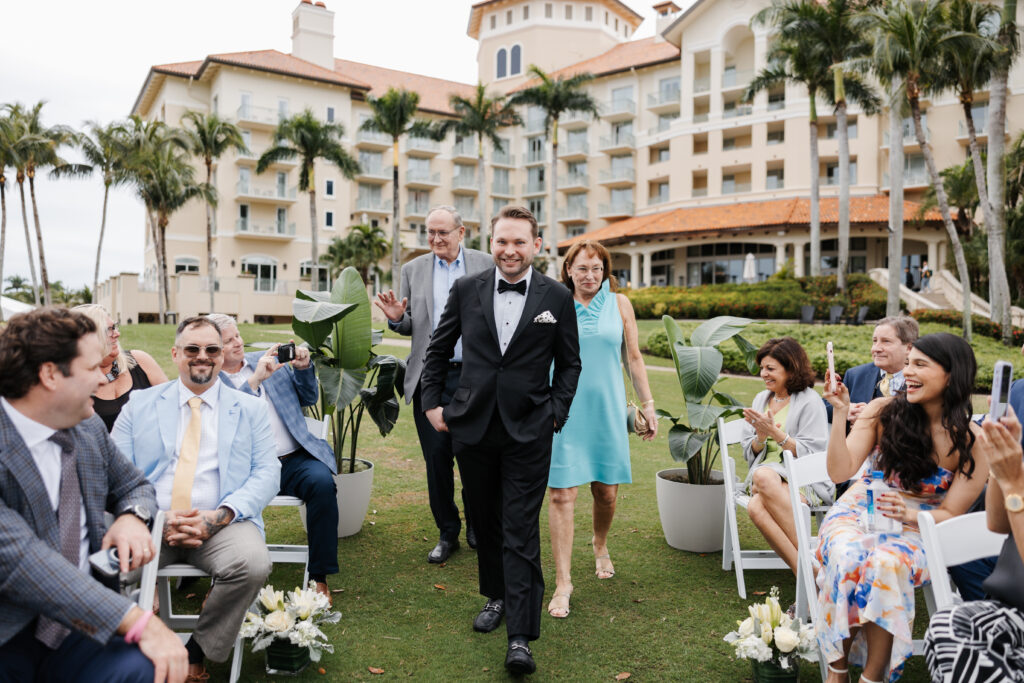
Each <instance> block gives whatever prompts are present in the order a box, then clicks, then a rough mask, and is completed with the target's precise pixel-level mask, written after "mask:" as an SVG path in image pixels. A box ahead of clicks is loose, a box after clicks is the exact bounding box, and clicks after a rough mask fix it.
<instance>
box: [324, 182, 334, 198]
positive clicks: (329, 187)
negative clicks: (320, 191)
mask: <svg viewBox="0 0 1024 683" xmlns="http://www.w3.org/2000/svg"><path fill="white" fill-rule="evenodd" d="M324 196H325V197H333V196H334V181H333V180H328V181H327V182H326V183H324Z"/></svg>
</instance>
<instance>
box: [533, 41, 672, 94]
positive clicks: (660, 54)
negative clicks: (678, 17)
mask: <svg viewBox="0 0 1024 683" xmlns="http://www.w3.org/2000/svg"><path fill="white" fill-rule="evenodd" d="M674 59H679V48H678V47H676V46H675V45H673V44H672V43H667V42H665V41H664V40H659V39H658V38H654V37H651V38H641V39H640V40H631V41H629V42H626V43H621V44H619V45H616V46H615V47H613V48H612V49H610V50H608V51H607V52H602V53H601V54H599V55H597V56H596V57H591V58H590V59H585V60H583V61H582V62H577V63H575V64H570V65H569V66H566V67H563V68H561V69H559V70H558V71H553V72H552V73H550V74H549V75H550V76H551V77H552V78H556V77H558V76H562V77H569V76H574V75H575V74H578V73H585V72H586V73H590V74H593V75H594V76H604V75H607V74H613V73H617V72H619V71H626V70H627V69H630V68H636V69H639V68H643V67H645V66H651V65H654V64H661V63H663V62H668V61H672V60H674ZM531 85H536V81H532V82H530V83H526V84H525V85H523V86H521V88H528V87H530V86H531ZM521 88H520V89H521Z"/></svg>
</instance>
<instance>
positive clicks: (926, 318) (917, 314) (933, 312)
mask: <svg viewBox="0 0 1024 683" xmlns="http://www.w3.org/2000/svg"><path fill="white" fill-rule="evenodd" d="M910 315H911V316H912V317H913V318H914V319H915V320H917V322H919V323H942V324H943V325H949V326H951V327H959V328H962V327H963V322H964V320H963V319H964V315H963V312H961V311H954V310H948V309H931V308H918V309H916V310H913V311H911V312H910ZM971 326H972V327H973V329H974V332H975V333H976V334H982V335H985V336H986V337H992V338H993V339H1002V338H1003V326H1002V325H1000V324H999V323H997V322H994V321H992V320H989V319H988V318H985V317H983V316H980V315H978V314H974V315H972V316H971ZM1013 343H1014V345H1016V346H1018V347H1019V346H1021V345H1022V344H1024V330H1022V329H1021V328H1019V327H1014V328H1013Z"/></svg>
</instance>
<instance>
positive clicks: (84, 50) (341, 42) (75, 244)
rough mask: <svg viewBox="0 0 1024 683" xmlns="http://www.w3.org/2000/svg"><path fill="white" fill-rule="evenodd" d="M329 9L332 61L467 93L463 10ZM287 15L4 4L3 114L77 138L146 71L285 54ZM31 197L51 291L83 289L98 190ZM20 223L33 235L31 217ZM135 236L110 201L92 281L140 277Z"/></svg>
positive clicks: (156, 6) (391, 1)
mask: <svg viewBox="0 0 1024 683" xmlns="http://www.w3.org/2000/svg"><path fill="white" fill-rule="evenodd" d="M326 2H327V7H328V9H330V10H333V11H334V12H335V18H334V34H335V40H334V52H335V56H337V57H339V58H344V59H351V60H355V61H359V62H366V63H370V64H376V65H379V66H385V67H390V68H393V69H401V70H404V71H413V72H416V73H421V74H426V75H429V76H436V77H439V78H446V79H450V80H455V81H462V82H465V83H473V82H475V81H476V76H477V66H476V41H474V40H472V39H471V38H469V37H468V36H467V35H466V25H467V23H468V20H469V8H470V6H471V5H472V4H473V2H472V0H376V2H364V1H362V0H358V1H357V0H326ZM626 4H627V5H628V6H630V7H631V8H632V9H634V10H635V11H637V12H638V13H640V14H642V15H643V16H644V17H645V21H644V24H643V26H641V28H640V30H639V31H638V32H637V34H636V35H637V36H639V37H643V36H648V35H652V34H653V32H654V29H653V23H654V19H653V15H654V12H653V11H652V10H651V4H653V0H647V1H638V0H626ZM296 5H297V0H176V1H175V2H169V1H164V2H155V1H153V0H142V1H139V0H134V1H133V2H126V1H125V0H104V1H103V2H83V1H82V0H45V1H44V0H4V1H3V21H2V22H0V104H4V103H8V102H22V103H24V104H26V105H30V104H33V103H35V102H37V101H39V100H46V101H47V104H46V106H45V107H44V109H43V119H44V123H46V124H47V125H52V124H56V123H63V124H67V125H71V126H74V127H76V128H80V127H81V126H82V124H83V122H85V121H88V120H97V121H100V122H102V123H106V122H108V121H111V120H113V119H118V118H123V117H125V116H126V115H127V114H128V112H129V109H130V108H131V106H132V103H133V102H134V101H135V98H136V96H137V95H138V93H139V89H140V88H141V87H142V83H143V81H144V80H145V78H146V75H147V73H148V72H149V67H150V66H152V65H154V64H163V63H167V62H183V61H188V60H198V59H203V58H204V57H205V56H206V55H208V54H212V53H218V52H239V51H243V50H266V49H276V50H280V51H282V52H286V53H287V52H290V51H291V12H292V10H293V9H294V8H295V6H296ZM67 157H68V158H71V159H74V158H75V154H74V153H73V152H68V153H67ZM12 176H13V174H8V178H10V179H11V183H9V184H8V192H7V209H8V214H7V246H6V250H5V252H6V253H5V254H4V268H3V274H4V277H5V278H6V277H8V276H10V275H14V274H17V275H21V276H23V277H25V278H28V276H29V271H28V262H27V252H26V250H25V234H24V227H23V224H22V215H21V207H20V201H19V199H18V195H17V186H16V185H14V183H13V178H12ZM12 185H13V187H12ZM26 195H27V188H26ZM36 195H37V197H38V200H39V214H40V224H41V226H42V230H43V238H44V247H45V249H46V259H47V265H48V268H49V274H50V279H51V281H53V280H61V281H63V282H64V284H65V286H68V287H75V288H77V287H81V286H82V285H84V284H88V285H89V286H90V287H91V286H92V273H93V267H94V264H95V252H96V241H97V238H98V236H99V225H100V214H101V210H102V206H103V184H102V182H100V180H98V179H90V180H61V181H53V180H50V179H49V178H46V177H42V178H39V179H37V183H36ZM26 200H28V199H27V197H26ZM28 211H29V227H30V229H33V226H32V219H31V205H29V208H28ZM143 229H144V220H143V211H142V205H141V203H139V202H138V200H136V199H135V198H134V197H133V196H132V194H131V192H130V191H129V190H126V189H121V190H112V191H111V198H110V206H109V209H108V216H107V234H106V237H105V239H104V247H103V258H102V261H101V265H100V280H101V281H102V280H103V279H105V278H106V277H108V276H110V275H111V274H114V273H118V272H122V271H128V272H141V271H142V249H143ZM33 234H34V233H33ZM33 253H35V239H34V237H33Z"/></svg>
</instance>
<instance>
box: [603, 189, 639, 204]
mask: <svg viewBox="0 0 1024 683" xmlns="http://www.w3.org/2000/svg"><path fill="white" fill-rule="evenodd" d="M608 194H609V196H610V197H611V202H612V206H627V205H629V204H632V203H633V188H632V187H619V188H615V189H613V190H612V191H611V192H609V193H608Z"/></svg>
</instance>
